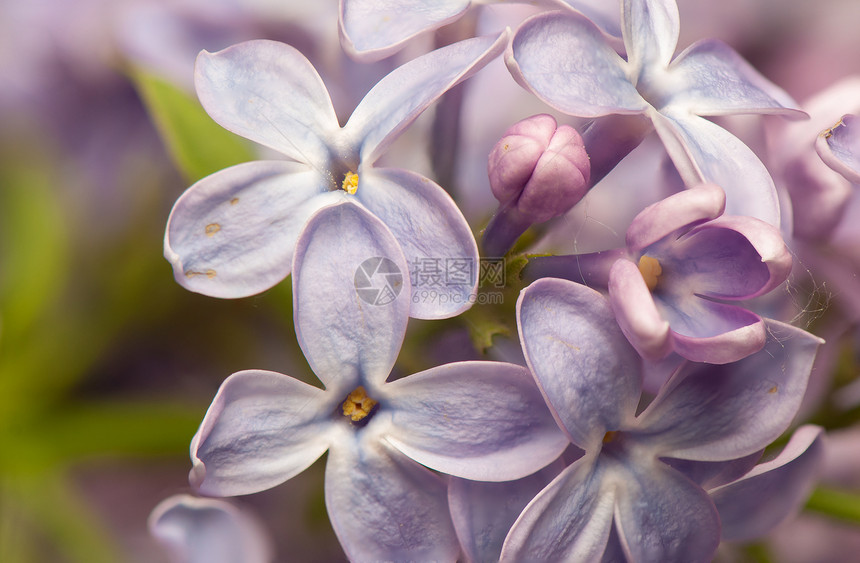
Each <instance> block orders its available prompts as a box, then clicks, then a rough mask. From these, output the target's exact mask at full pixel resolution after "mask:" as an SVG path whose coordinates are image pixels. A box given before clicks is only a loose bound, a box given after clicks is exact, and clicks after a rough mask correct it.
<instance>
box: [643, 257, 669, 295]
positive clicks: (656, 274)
mask: <svg viewBox="0 0 860 563" xmlns="http://www.w3.org/2000/svg"><path fill="white" fill-rule="evenodd" d="M639 273H640V274H642V279H644V280H645V285H647V286H648V289H649V290H651V291H654V288H655V287H657V282H658V281H659V279H660V274H662V273H663V268H662V266H660V262H658V261H657V259H656V258H652V257H650V256H642V258H640V259H639Z"/></svg>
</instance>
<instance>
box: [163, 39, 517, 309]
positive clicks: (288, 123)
mask: <svg viewBox="0 0 860 563" xmlns="http://www.w3.org/2000/svg"><path fill="white" fill-rule="evenodd" d="M506 40H507V35H506V34H502V35H501V36H500V37H498V38H487V37H482V38H476V39H470V40H467V41H462V42H460V43H457V44H454V45H450V46H448V47H445V48H443V49H439V50H437V51H434V52H432V53H429V54H427V55H425V56H423V57H420V58H418V59H415V60H413V61H411V62H409V63H407V64H405V65H403V66H401V67H399V68H398V69H396V70H394V71H393V72H392V73H390V74H389V75H388V76H386V77H385V78H383V79H382V80H381V81H380V82H379V83H378V84H377V85H376V86H375V87H374V88H373V89H372V90H371V91H370V92H369V93H368V94H367V95H366V96H365V97H364V99H363V100H362V101H361V102H360V103H359V105H358V107H357V108H356V109H355V111H354V112H353V114H352V117H351V118H350V119H349V121H348V122H347V123H346V125H345V126H344V127H340V126H339V124H338V121H337V117H336V116H335V113H334V110H333V109H332V105H331V101H330V100H329V96H328V94H327V93H326V90H325V87H324V86H323V83H322V81H321V80H320V78H319V76H318V75H317V73H316V71H315V70H314V68H313V67H312V66H311V64H310V63H309V62H308V61H307V59H305V58H304V56H303V55H301V53H299V52H298V51H296V50H295V49H293V48H292V47H290V46H288V45H285V44H282V43H277V42H273V41H262V40H259V41H249V42H246V43H241V44H238V45H235V46H233V47H230V48H228V49H225V50H223V51H219V52H218V53H215V54H210V53H207V52H205V51H204V52H203V53H201V54H200V56H199V57H198V61H197V68H196V84H197V93H198V96H199V98H200V100H201V103H202V104H203V107H204V108H205V109H206V111H207V112H208V113H209V115H211V116H212V117H213V119H215V120H216V121H217V122H218V123H220V124H221V125H222V126H224V127H225V128H227V129H229V130H231V131H233V132H234V133H237V134H239V135H242V136H244V137H246V138H248V139H251V140H253V141H256V142H258V143H261V144H263V145H266V146H268V147H270V148H272V149H274V150H276V151H278V152H280V153H281V154H283V155H284V156H285V157H286V159H287V160H267V161H257V162H249V163H244V164H240V165H237V166H233V167H230V168H227V169H225V170H222V171H220V172H217V173H215V174H212V175H211V176H208V177H206V178H204V179H202V180H200V181H199V182H197V183H196V184H194V185H193V186H191V188H189V189H188V190H187V191H186V192H185V193H184V194H183V195H182V196H181V197H180V198H179V200H178V201H177V202H176V205H175V206H174V208H173V211H172V212H171V215H170V219H169V220H168V225H167V232H166V234H165V240H164V253H165V256H166V257H167V258H168V260H169V261H170V262H171V263H172V264H173V268H174V274H175V277H176V279H177V281H178V282H179V283H180V284H182V285H183V286H185V287H186V288H188V289H190V290H192V291H196V292H199V293H203V294H206V295H210V296H214V297H244V296H248V295H253V294H255V293H259V292H261V291H264V290H266V289H268V288H270V287H272V286H273V285H275V284H276V283H278V282H279V281H281V280H282V279H283V278H284V277H285V276H287V275H288V274H289V273H290V260H291V259H292V256H293V253H294V248H295V244H296V239H297V238H298V237H299V235H300V234H301V233H302V232H303V230H304V225H305V222H306V221H307V220H308V217H310V215H311V214H312V213H313V212H314V211H316V210H318V209H320V208H321V207H323V206H325V205H330V204H332V203H335V202H338V201H342V200H354V201H359V202H361V204H362V205H363V206H364V207H366V208H367V209H368V210H370V211H371V212H372V213H374V214H375V215H376V216H377V217H379V218H380V219H381V220H382V221H384V222H385V224H386V225H387V228H388V229H390V230H391V231H392V232H393V233H394V236H395V237H396V238H397V240H398V242H399V244H400V246H401V247H402V249H403V252H404V253H405V254H406V256H407V257H408V260H409V261H410V263H412V262H413V261H418V260H423V259H428V258H429V259H434V260H444V259H460V260H465V261H471V262H472V263H476V262H477V259H478V254H477V252H478V251H477V245H476V243H475V239H474V236H473V235H472V232H471V230H470V228H469V225H468V224H467V223H466V220H465V219H464V218H463V215H462V214H461V213H460V211H459V209H457V206H456V205H455V204H454V202H453V200H452V199H451V198H450V196H448V194H447V193H446V192H445V191H444V190H443V189H442V188H440V187H439V186H438V185H436V184H435V183H433V182H432V181H430V180H429V179H427V178H425V177H423V176H420V175H418V174H415V173H412V172H409V171H407V170H402V169H398V168H375V167H373V164H374V162H375V161H376V160H377V159H378V158H379V157H380V155H382V154H383V153H384V152H385V150H386V148H387V147H388V145H389V144H390V143H391V142H392V141H393V140H394V138H396V137H397V136H398V135H399V134H400V133H401V132H402V131H403V129H404V128H405V127H406V126H407V125H409V123H411V122H412V121H413V120H414V119H415V118H416V117H417V116H418V115H419V114H420V113H421V112H422V111H423V110H424V109H426V108H427V106H429V105H430V104H431V103H432V102H433V101H434V100H435V99H436V98H438V97H439V96H440V95H441V94H442V93H444V92H445V91H446V90H447V89H448V88H450V87H452V86H453V85H455V84H457V83H458V82H460V81H461V80H464V79H465V78H467V77H468V76H470V75H471V74H472V73H474V72H476V71H477V70H478V69H479V68H481V67H482V66H483V65H484V64H486V63H487V62H488V61H489V60H490V59H491V58H493V57H494V56H496V55H497V54H498V53H499V52H500V51H501V49H502V46H503V44H504V43H505V41H506ZM352 238H353V233H344V238H343V239H342V244H347V245H351V244H352V243H351V242H350V240H351V239H352ZM475 277H476V276H475ZM476 286H477V279H475V280H469V281H468V282H467V283H464V284H460V285H455V284H450V285H446V286H445V287H442V288H440V289H439V293H445V297H446V299H445V300H441V299H440V300H438V301H437V302H436V303H424V302H421V301H418V300H416V302H414V303H413V306H412V310H411V314H412V316H415V317H419V318H441V317H448V316H453V315H456V314H458V313H459V312H461V311H463V310H464V309H466V308H468V306H469V298H470V297H471V296H474V294H475V291H476Z"/></svg>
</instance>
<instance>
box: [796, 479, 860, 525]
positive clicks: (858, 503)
mask: <svg viewBox="0 0 860 563" xmlns="http://www.w3.org/2000/svg"><path fill="white" fill-rule="evenodd" d="M806 508H807V509H808V510H811V511H813V512H818V513H821V514H826V515H828V516H831V517H833V518H838V519H840V520H845V521H847V522H851V523H854V524H860V494H858V493H857V492H853V491H851V492H849V491H843V490H838V489H831V488H827V487H818V488H817V489H815V490H814V491H813V492H812V496H810V497H809V501H807V503H806Z"/></svg>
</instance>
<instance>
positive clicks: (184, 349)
mask: <svg viewBox="0 0 860 563" xmlns="http://www.w3.org/2000/svg"><path fill="white" fill-rule="evenodd" d="M336 4H337V3H336V0H318V1H316V2H308V1H304V0H248V1H242V0H207V1H205V2H204V1H202V0H0V561H2V562H4V563H10V562H11V563H18V562H43V561H44V562H54V561H57V562H78V561H81V562H84V561H85V562H115V561H128V562H132V563H137V562H161V561H167V559H166V554H165V553H164V552H163V551H162V550H161V547H160V546H159V545H157V544H156V543H155V542H154V540H152V539H151V538H150V536H149V534H148V532H147V529H146V519H147V516H148V515H149V512H150V511H151V510H152V508H154V507H155V505H156V504H157V503H158V502H159V501H161V500H162V499H163V498H165V497H167V496H170V495H172V494H175V493H179V492H188V490H189V487H188V482H187V472H188V470H189V469H190V462H189V460H188V445H189V443H190V440H191V437H192V435H193V434H194V432H195V430H196V428H197V425H198V424H199V422H200V420H201V419H202V417H203V414H204V413H205V411H206V408H207V407H208V405H209V403H210V401H211V399H212V397H213V396H214V394H215V392H216V390H217V388H218V386H219V385H220V383H221V382H222V381H223V379H224V378H225V377H227V376H228V375H230V374H231V373H233V372H235V371H239V370H242V369H247V368H260V369H270V370H274V371H279V372H282V373H287V374H290V375H293V376H296V377H299V378H302V379H305V380H306V381H312V380H313V378H312V374H311V373H310V371H309V370H308V367H307V365H306V363H305V361H304V359H303V357H302V355H301V352H300V351H299V349H298V347H297V344H296V341H295V336H294V333H293V326H292V312H291V296H290V288H289V283H282V284H280V285H279V286H277V287H275V288H274V289H272V290H270V291H268V292H266V293H264V294H262V295H259V296H256V297H251V298H247V299H239V300H230V301H228V300H217V299H212V298H207V297H203V296H200V295H196V294H192V293H189V292H188V291H186V290H184V289H182V288H181V287H180V286H179V285H178V284H176V283H175V282H174V280H173V275H172V271H171V268H170V266H169V265H168V263H167V262H166V261H165V260H164V258H163V256H162V241H163V236H164V226H165V222H166V220H167V216H168V214H169V212H170V209H171V206H172V204H173V202H174V201H175V200H176V198H177V197H178V196H179V195H180V194H181V193H182V192H183V191H184V190H185V189H186V188H187V187H188V186H189V185H190V184H191V183H192V182H193V181H194V180H196V179H198V178H199V177H202V176H203V175H205V174H207V173H210V172H213V171H215V170H217V169H219V168H223V167H225V166H228V165H230V164H234V163H237V162H242V161H245V160H250V159H252V158H255V155H257V154H260V153H259V152H258V149H257V148H255V147H251V146H249V145H247V144H245V143H244V142H242V141H241V140H238V139H237V138H235V137H232V136H230V135H229V134H226V133H225V132H223V131H222V130H220V128H219V127H217V126H216V125H214V124H213V123H212V122H211V121H209V120H208V118H207V117H206V116H205V114H203V113H202V110H201V109H200V108H199V105H198V104H197V102H196V98H195V97H194V94H193V82H192V76H193V62H194V57H195V56H196V54H197V52H199V51H200V50H201V49H207V50H210V51H214V50H217V49H220V48H223V47H226V46H228V45H230V44H232V43H235V42H237V41H240V40H244V39H251V38H273V39H279V40H283V41H285V42H288V43H290V44H292V45H294V46H296V47H298V48H299V49H301V50H302V51H303V52H304V53H305V54H306V55H307V56H308V58H309V59H310V60H311V61H312V62H313V63H314V64H315V65H316V66H317V68H318V69H320V72H321V74H322V75H323V77H324V79H325V81H326V83H327V84H328V85H329V88H330V89H331V91H332V96H333V98H334V102H335V105H336V108H337V110H338V113H339V115H341V116H342V117H346V116H348V115H349V113H350V111H351V109H352V107H353V106H354V105H355V103H356V101H357V100H358V99H360V98H361V96H362V95H363V94H364V93H365V92H366V91H367V90H368V89H369V87H370V86H371V85H372V84H373V82H374V80H375V79H376V78H378V77H379V76H382V75H384V74H385V72H386V71H387V70H388V69H390V68H391V66H392V65H393V64H397V62H399V61H402V60H403V59H405V58H410V57H411V56H414V55H415V54H416V53H417V52H420V51H421V50H422V49H426V48H428V46H432V45H433V44H434V41H439V40H442V39H444V36H445V33H447V31H446V30H441V31H440V32H437V33H436V34H429V35H427V36H425V37H422V38H419V40H418V41H417V42H416V43H415V45H413V46H411V47H410V48H409V49H407V51H406V52H405V53H404V54H402V55H400V58H399V59H398V58H395V60H394V61H387V62H382V63H379V64H374V65H370V66H367V65H357V64H355V63H352V62H350V61H349V60H347V59H346V58H345V56H344V55H343V54H342V53H341V50H340V46H339V43H338V38H337V18H336V14H337V12H336V9H337V5H336ZM679 5H680V11H681V33H682V37H681V41H680V46H681V47H683V46H686V45H688V44H689V43H691V42H692V41H694V40H696V39H698V38H705V37H717V38H721V39H723V40H725V41H727V42H728V43H729V44H731V45H732V46H733V47H734V48H735V49H737V50H738V51H739V52H740V53H741V54H743V56H744V57H746V58H747V60H749V61H750V62H751V63H752V64H753V65H754V66H755V67H756V68H758V69H759V70H760V71H761V72H762V73H763V74H764V75H766V76H767V77H768V78H770V79H771V80H773V81H774V82H776V83H777V84H779V85H780V86H782V87H783V88H785V89H786V90H787V91H788V92H789V93H790V94H792V95H793V96H794V97H795V98H796V99H798V100H801V101H802V100H804V99H806V98H807V97H809V96H810V95H812V94H814V93H816V92H818V91H820V90H821V89H823V88H825V87H826V86H828V85H830V84H832V83H834V82H835V81H836V80H838V79H840V78H843V77H846V76H849V75H853V74H857V73H860V33H858V30H860V2H857V1H856V0H816V1H814V2H813V1H810V0H721V1H719V2H712V1H710V0H679ZM482 9H483V10H484V11H485V12H486V13H485V14H484V16H485V17H486V18H487V19H491V20H492V19H493V18H499V19H500V20H505V18H517V17H521V13H520V12H515V11H510V12H508V11H507V8H503V7H499V6H496V5H492V6H488V7H484V8H482ZM495 63H500V61H495V62H494V64H495ZM500 71H501V72H500ZM488 72H496V73H497V74H499V73H500V75H501V76H502V78H501V80H500V82H499V84H500V85H499V86H497V88H499V89H503V90H505V92H508V91H509V92H510V96H511V97H512V98H513V97H516V96H518V95H520V94H519V87H518V86H516V84H514V83H513V81H512V80H508V81H507V82H505V80H504V69H503V66H502V65H501V64H498V65H496V67H495V70H490V69H489V68H488ZM468 87H469V84H468V83H467V85H466V88H467V89H468ZM467 91H468V90H467ZM497 95H498V96H500V97H501V98H500V99H504V96H505V95H506V94H504V93H499V92H497ZM443 103H444V102H443ZM487 106H488V107H486V108H485V111H487V117H486V118H484V117H482V116H469V115H463V116H462V118H463V120H464V123H466V122H467V121H468V123H469V127H472V128H473V129H472V130H470V132H471V133H472V134H474V127H478V128H479V129H480V128H481V127H484V125H485V126H486V131H487V134H486V137H487V138H488V139H491V138H493V135H496V136H495V138H498V134H500V133H501V131H503V130H504V129H505V128H506V127H507V126H509V125H511V124H512V123H514V122H515V121H516V120H518V119H520V118H521V117H524V116H525V115H529V114H531V113H537V112H539V111H542V109H541V108H540V105H539V104H538V103H537V102H535V105H534V106H533V107H532V106H529V107H528V111H526V109H525V108H520V109H518V110H517V111H510V112H507V113H506V110H505V109H502V111H501V112H500V113H495V114H493V113H492V112H493V111H495V108H496V106H495V105H494V104H487ZM469 107H470V106H469V105H468V104H465V105H464V106H463V108H464V112H467V111H468V109H469ZM432 119H433V114H432V112H430V113H428V116H427V118H426V119H424V121H422V122H419V123H416V125H415V129H416V132H415V133H413V135H412V136H411V137H410V136H409V135H407V136H406V137H405V138H404V139H403V140H402V143H401V149H400V151H401V152H400V153H399V154H401V155H405V156H404V158H410V159H414V160H415V161H417V164H414V165H411V166H407V167H411V168H413V169H416V170H420V169H421V167H422V166H425V167H426V168H427V170H424V173H426V174H428V175H431V176H434V177H436V179H437V180H439V181H440V182H441V181H442V180H445V181H446V183H448V184H450V185H451V186H452V191H454V192H455V194H456V193H460V194H461V195H462V194H464V193H465V192H466V191H468V193H467V194H465V195H463V205H464V207H465V208H466V214H467V217H468V218H469V219H470V221H472V222H473V226H474V228H475V229H476V230H477V229H479V228H481V227H482V225H481V224H480V221H481V220H485V219H486V217H487V216H488V215H489V214H490V213H491V212H492V206H491V205H490V203H489V202H491V201H492V200H491V198H490V197H489V188H488V186H487V185H486V179H485V178H484V179H483V180H481V178H480V171H481V170H484V167H485V166H486V161H485V160H484V161H480V158H482V157H483V158H484V159H485V158H486V154H487V153H488V152H489V146H484V145H481V144H477V145H474V144H473V145H470V146H469V147H467V148H463V152H462V153H455V154H454V155H453V157H452V158H455V159H456V158H457V157H458V156H461V157H462V156H463V155H467V154H468V155H469V158H471V161H470V162H468V163H464V162H460V163H459V164H458V165H457V166H454V165H453V164H449V165H448V167H447V168H446V169H439V167H438V166H437V167H436V168H435V169H433V166H432V165H431V164H429V163H431V161H433V158H432V155H431V154H430V150H429V147H428V143H427V142H426V138H424V137H422V136H421V134H420V133H421V132H422V131H424V132H426V131H427V130H428V129H427V128H429V127H430V126H431V125H432V121H431V120H432ZM482 119H483V121H481V120H482ZM476 121H477V122H478V124H477V125H475V122H476ZM455 127H456V123H455ZM480 130H481V131H483V129H480ZM467 136H468V135H465V134H464V137H467ZM482 155H483V156H482ZM449 156H450V155H449ZM436 162H437V163H438V160H437V161H436ZM476 170H477V171H478V172H477V176H476V172H475V171H476ZM476 177H477V179H475V178H476ZM458 190H459V191H458ZM858 291H860V282H858ZM819 317H821V318H824V319H826V312H825V313H822V314H821V315H819ZM462 322H464V321H457V320H454V321H451V322H449V323H447V324H444V325H439V326H442V327H444V330H437V329H435V328H434V329H432V330H430V329H428V328H427V325H426V324H423V323H418V322H413V323H411V324H410V333H409V338H408V339H407V345H406V346H407V348H406V352H404V354H403V355H402V358H405V359H404V360H402V362H401V364H400V365H399V369H402V370H409V371H414V370H416V369H421V368H423V367H427V366H429V365H432V364H433V363H438V358H439V357H438V356H436V355H435V350H436V349H444V350H445V351H446V354H447V355H446V356H445V357H444V359H445V361H451V360H455V359H461V358H466V357H472V356H474V355H476V354H478V352H477V351H476V350H475V349H474V346H472V344H471V342H470V340H469V337H468V334H467V331H466V330H465V328H464V327H463V326H462V324H458V323H462ZM819 326H823V325H812V326H811V329H812V330H813V331H815V330H816V329H817V328H819ZM818 333H819V334H821V332H820V331H819V332H818ZM853 333H854V334H856V329H855V330H854V332H853ZM428 334H431V336H432V338H430V337H428V336H427V335H428ZM822 335H823V334H822ZM823 336H826V335H823ZM434 338H435V339H436V340H434ZM857 343H858V341H857V340H856V339H855V340H854V342H853V343H849V344H848V346H846V347H843V348H844V350H843V352H841V354H842V356H845V357H844V358H841V359H840V362H841V363H840V366H841V367H840V370H841V371H840V372H839V373H840V377H842V382H843V383H844V382H845V381H849V380H852V379H855V378H856V377H857V369H856V366H857V346H856V344H857ZM500 349H501V351H497V353H498V354H504V350H503V348H500ZM845 350H847V352H846V351H845ZM840 357H841V356H840ZM825 395H826V391H825ZM857 419H860V414H858V413H856V412H854V413H853V414H851V413H849V414H848V415H845V416H841V418H838V420H836V422H833V424H832V425H833V426H838V427H840V428H839V429H838V430H837V431H836V432H834V438H833V439H832V440H831V443H832V444H838V445H837V446H832V447H830V448H829V450H828V451H829V454H828V455H829V457H828V464H829V465H828V467H829V468H830V471H831V473H832V475H831V476H832V477H833V478H834V479H836V482H837V483H838V484H839V485H840V486H841V487H842V488H843V490H846V491H849V492H850V491H853V492H854V493H855V494H858V495H860V436H858V432H857V430H856V427H857V424H856V420H857ZM852 428H854V429H853V430H852ZM322 468H323V461H322V460H321V461H320V462H317V464H315V465H314V467H313V468H312V470H311V471H307V472H305V473H303V474H301V475H300V476H298V477H296V478H294V479H292V480H291V481H289V482H288V483H287V484H285V485H283V486H280V487H277V488H276V489H273V490H271V491H267V492H264V493H259V494H256V495H249V496H247V497H242V498H241V499H237V502H238V503H239V504H240V505H241V506H244V507H248V508H250V509H251V510H253V511H255V513H256V514H258V516H260V519H261V521H262V522H263V523H264V525H265V527H266V529H267V531H268V532H269V533H270V534H271V536H272V538H273V540H274V543H275V546H276V551H277V553H278V554H279V560H282V561H308V562H313V561H318V562H328V561H338V560H342V559H343V554H342V551H341V550H340V548H339V546H338V543H337V540H336V538H335V537H334V535H333V533H332V531H331V528H330V526H329V524H328V521H327V518H326V514H325V508H324V505H323V492H322V484H323V478H322V473H321V470H322ZM831 512H838V510H832V511H831ZM858 513H860V506H854V507H853V512H852V508H851V507H850V506H848V507H846V508H845V509H844V514H842V515H841V516H840V515H833V514H830V515H822V514H821V513H820V512H815V511H809V512H807V513H805V514H804V516H802V517H801V518H800V519H799V520H798V521H793V522H790V523H786V524H784V525H782V526H780V528H778V529H777V530H776V531H775V532H774V534H773V535H772V537H771V538H769V539H767V540H766V541H765V542H762V543H761V544H758V545H756V546H752V547H750V546H740V547H736V548H728V549H725V550H723V551H722V552H721V555H720V556H721V557H723V558H725V559H726V560H774V561H836V560H844V559H841V556H842V555H846V554H855V555H856V553H858V552H860V527H858V526H857V524H852V523H851V521H852V518H853V520H854V521H855V522H856V521H858V520H860V515H858ZM820 541H821V542H823V543H818V542H820ZM810 546H814V547H810ZM828 550H830V551H828ZM831 555H832V556H831Z"/></svg>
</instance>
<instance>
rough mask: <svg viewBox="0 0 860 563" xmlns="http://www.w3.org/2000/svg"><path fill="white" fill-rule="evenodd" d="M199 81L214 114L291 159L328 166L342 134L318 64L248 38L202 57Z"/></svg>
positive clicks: (283, 46)
mask: <svg viewBox="0 0 860 563" xmlns="http://www.w3.org/2000/svg"><path fill="white" fill-rule="evenodd" d="M194 84H195V87H196V89H197V96H198V97H199V98H200V103H201V104H203V108H204V109H205V110H206V113H208V114H209V115H210V116H212V119H214V120H215V121H217V122H218V123H219V124H220V125H221V126H222V127H224V128H226V129H229V130H230V131H232V132H233V133H236V134H237V135H241V136H243V137H245V138H247V139H250V140H252V141H255V142H257V143H260V144H263V145H265V146H267V147H270V148H273V149H275V150H276V151H278V152H281V153H283V154H285V155H286V156H288V157H289V158H291V159H294V160H297V161H299V162H304V163H307V164H310V165H311V166H314V167H316V168H318V169H325V167H326V163H327V162H328V159H329V152H328V148H327V145H328V143H329V142H330V141H331V140H333V139H334V138H335V137H336V135H337V134H338V133H339V128H340V126H339V124H338V122H337V116H336V115H335V113H334V108H333V107H332V104H331V100H330V99H329V95H328V91H327V90H326V87H325V85H324V84H323V82H322V79H320V77H319V75H318V74H317V71H316V70H315V69H314V67H313V65H311V63H310V62H309V61H308V60H307V59H306V58H305V56H304V55H302V54H301V53H300V52H299V51H298V50H296V49H295V48H293V47H291V46H289V45H286V44H284V43H279V42H277V41H268V40H262V39H260V40H255V41H246V42H244V43H239V44H237V45H233V46H232V47H228V48H226V49H224V50H223V51H218V52H217V53H208V52H206V51H203V52H201V53H200V55H199V56H198V57H197V65H196V67H195V79H194Z"/></svg>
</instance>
